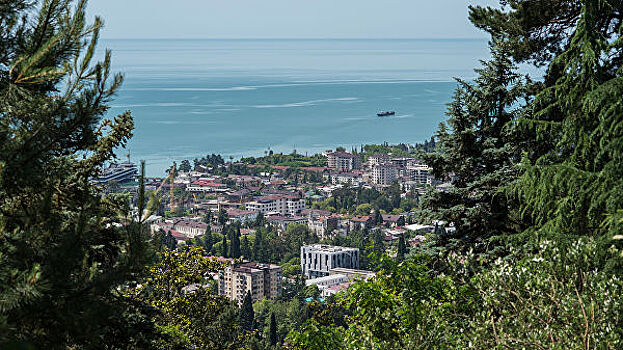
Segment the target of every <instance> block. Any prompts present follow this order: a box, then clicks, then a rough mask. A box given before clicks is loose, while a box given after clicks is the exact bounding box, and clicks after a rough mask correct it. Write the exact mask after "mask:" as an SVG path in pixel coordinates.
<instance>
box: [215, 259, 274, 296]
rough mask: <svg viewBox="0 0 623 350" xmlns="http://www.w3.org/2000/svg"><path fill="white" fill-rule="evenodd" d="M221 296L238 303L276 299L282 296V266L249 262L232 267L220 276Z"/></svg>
mask: <svg viewBox="0 0 623 350" xmlns="http://www.w3.org/2000/svg"><path fill="white" fill-rule="evenodd" d="M218 290H219V295H223V296H226V297H227V298H229V299H231V300H236V301H238V304H239V305H241V304H242V301H243V299H244V297H245V295H246V294H247V292H248V293H250V294H251V299H252V300H253V301H254V302H255V301H259V300H262V299H275V298H277V297H278V296H279V295H280V294H281V266H278V265H271V264H259V263H255V262H247V263H242V264H234V265H230V266H228V267H227V268H225V270H223V271H221V272H220V274H219V288H218Z"/></svg>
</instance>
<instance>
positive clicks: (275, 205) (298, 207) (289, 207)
mask: <svg viewBox="0 0 623 350" xmlns="http://www.w3.org/2000/svg"><path fill="white" fill-rule="evenodd" d="M245 208H246V209H247V210H253V211H258V212H261V213H263V214H268V213H275V214H279V215H296V214H298V213H300V212H301V211H302V210H303V209H305V199H303V198H299V197H297V196H291V195H280V194H275V195H269V196H263V197H259V198H258V199H256V200H254V201H252V202H248V203H246V204H245Z"/></svg>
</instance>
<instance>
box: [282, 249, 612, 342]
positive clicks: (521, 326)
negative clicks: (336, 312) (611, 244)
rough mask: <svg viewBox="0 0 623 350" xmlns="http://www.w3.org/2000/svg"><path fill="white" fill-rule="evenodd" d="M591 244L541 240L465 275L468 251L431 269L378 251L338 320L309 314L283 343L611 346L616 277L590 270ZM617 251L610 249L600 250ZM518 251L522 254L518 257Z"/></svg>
mask: <svg viewBox="0 0 623 350" xmlns="http://www.w3.org/2000/svg"><path fill="white" fill-rule="evenodd" d="M598 249H599V245H598V244H596V242H595V241H594V240H590V239H578V240H575V241H572V242H570V243H568V244H563V243H556V242H553V241H542V242H541V243H540V244H539V245H538V246H537V247H535V251H534V253H533V254H530V255H527V256H526V255H525V253H524V252H519V251H518V253H520V254H519V255H513V257H512V258H507V259H506V260H501V259H500V260H498V261H496V262H495V263H494V264H492V266H491V267H490V268H489V269H488V270H485V271H483V272H480V273H478V274H476V275H474V276H473V277H470V273H469V270H470V269H471V266H470V265H471V262H472V261H473V260H472V259H473V258H474V256H473V255H466V256H456V257H454V258H452V259H449V260H447V261H446V265H447V266H451V268H452V269H453V270H454V277H451V276H448V275H443V274H437V273H435V272H434V271H432V270H431V269H430V268H429V267H428V265H429V264H430V263H431V262H432V260H431V258H430V257H424V256H420V257H418V258H417V259H416V260H407V261H404V262H402V263H400V264H398V263H395V262H393V261H391V260H389V259H387V258H383V259H381V266H382V269H381V270H380V271H379V272H378V273H377V275H376V277H375V278H374V279H373V280H369V281H367V282H358V283H356V284H355V285H354V286H353V287H351V288H350V289H349V290H348V291H347V292H346V293H344V294H342V295H340V296H339V297H338V299H337V301H336V303H338V305H341V306H342V307H343V308H344V309H345V310H346V315H345V321H346V322H345V325H344V324H337V323H331V324H322V323H321V320H322V319H321V318H319V317H317V316H313V317H312V319H311V320H310V321H308V322H307V323H306V325H305V326H304V327H303V331H302V333H298V332H292V333H290V335H289V338H288V344H292V348H294V349H297V348H307V349H325V348H326V347H324V346H326V345H325V344H333V346H334V348H340V349H362V348H365V349H422V348H443V349H456V348H475V349H489V348H495V349H498V348H500V349H503V348H530V349H576V348H599V347H601V346H602V345H607V347H606V348H618V347H620V346H621V341H622V337H623V333H622V332H621V325H620V322H621V315H622V312H623V304H622V303H621V301H620V300H619V299H620V298H619V297H618V296H619V295H620V294H619V293H620V292H621V289H622V288H623V282H622V281H621V279H620V278H619V277H617V276H614V275H612V274H610V273H607V272H604V271H600V269H599V264H600V263H599V261H598V260H597V259H594V258H593V257H594V256H595V255H596V254H597V250H598ZM610 254H612V255H617V254H618V252H617V251H616V250H612V252H611V253H610ZM522 256H523V257H522Z"/></svg>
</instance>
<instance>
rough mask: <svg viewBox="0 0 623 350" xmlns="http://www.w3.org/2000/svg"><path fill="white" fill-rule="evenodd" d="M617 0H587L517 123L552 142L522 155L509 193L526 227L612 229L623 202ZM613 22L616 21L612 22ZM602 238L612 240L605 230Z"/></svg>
mask: <svg viewBox="0 0 623 350" xmlns="http://www.w3.org/2000/svg"><path fill="white" fill-rule="evenodd" d="M620 13H621V5H620V4H619V3H618V2H613V1H598V0H587V1H584V2H582V5H581V7H580V8H579V12H578V20H577V25H576V26H575V28H574V30H573V32H572V33H573V35H572V36H571V37H570V38H569V40H568V42H569V44H568V45H567V46H566V47H565V48H564V49H563V50H562V52H560V53H559V54H558V55H557V56H556V57H555V58H554V59H553V60H552V61H551V63H550V65H549V67H548V71H547V76H546V82H545V88H544V89H543V91H542V92H540V93H539V94H538V95H537V98H536V101H535V103H534V107H533V108H534V113H533V115H532V116H528V117H526V118H523V119H522V126H525V127H526V130H527V131H528V132H533V133H535V136H536V138H537V139H538V140H543V139H544V140H547V141H548V142H549V144H552V145H553V146H552V148H551V149H550V150H549V152H543V153H542V154H540V156H539V157H538V158H536V159H535V157H529V155H527V156H526V158H525V160H524V162H523V164H522V169H523V170H524V172H523V174H522V176H521V179H520V181H519V182H518V183H517V185H516V186H515V187H514V193H515V194H516V195H517V197H518V198H519V199H520V201H521V203H522V206H521V208H520V213H521V214H522V215H523V216H522V219H524V220H529V221H530V222H531V223H532V225H533V226H534V229H533V230H528V231H527V232H526V233H528V234H531V232H532V231H537V232H542V233H546V232H555V233H556V234H559V235H590V236H602V235H607V236H612V235H614V234H616V233H617V232H620V230H621V226H620V224H619V222H618V220H609V221H604V220H605V219H606V218H607V217H617V216H618V215H619V213H620V212H618V210H619V209H621V208H623V166H622V164H623V132H622V130H623V106H622V105H621V102H620V101H621V99H622V97H623V93H622V91H623V74H622V72H621V70H622V69H623V65H622V62H623V54H622V53H621V52H622V51H621V49H622V48H623V41H622V40H623V37H622V36H621V33H620V31H616V30H610V29H609V28H607V27H605V26H610V25H617V27H616V28H620V25H621V23H622V19H621V16H620ZM611 28H614V27H611ZM606 242H607V244H608V246H609V245H610V242H609V237H607V239H606Z"/></svg>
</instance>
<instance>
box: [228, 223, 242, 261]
mask: <svg viewBox="0 0 623 350" xmlns="http://www.w3.org/2000/svg"><path fill="white" fill-rule="evenodd" d="M231 233H232V239H231V254H230V257H232V258H234V259H238V258H240V227H238V226H237V227H235V228H232V230H231Z"/></svg>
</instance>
